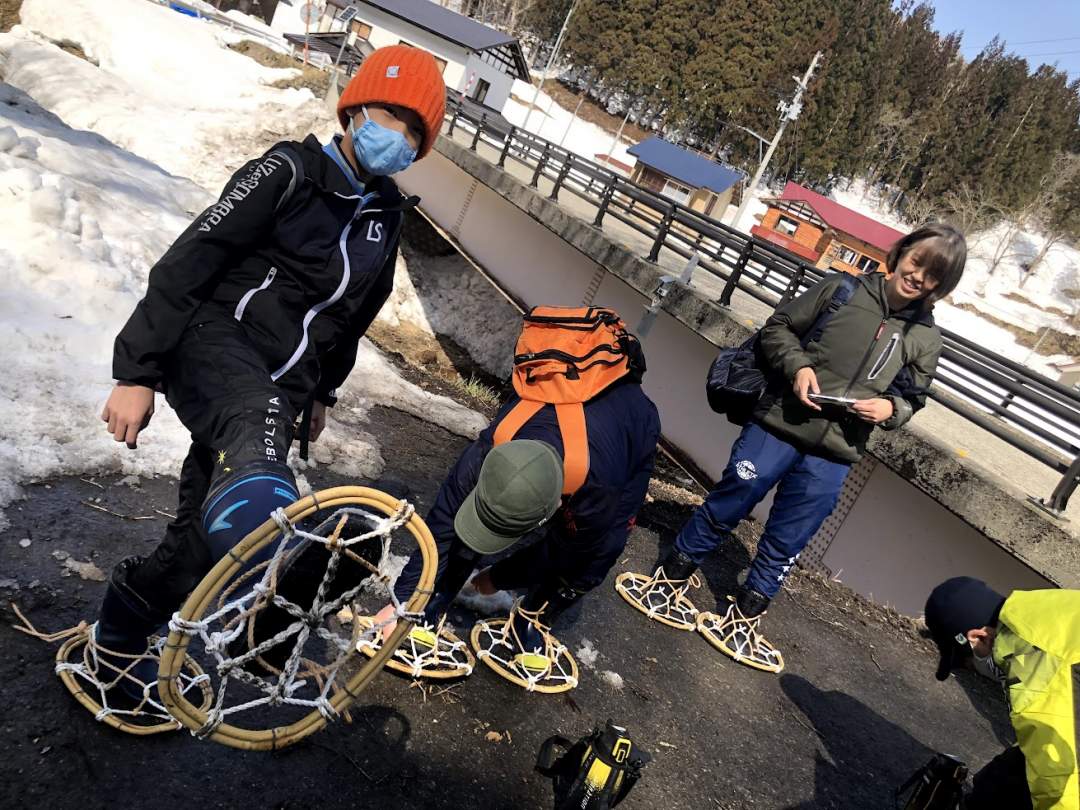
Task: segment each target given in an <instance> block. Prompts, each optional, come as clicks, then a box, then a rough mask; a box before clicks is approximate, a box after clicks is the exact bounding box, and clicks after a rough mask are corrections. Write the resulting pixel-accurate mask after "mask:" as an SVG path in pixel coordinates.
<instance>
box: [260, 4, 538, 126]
mask: <svg viewBox="0 0 1080 810" xmlns="http://www.w3.org/2000/svg"><path fill="white" fill-rule="evenodd" d="M301 7H302V4H301V3H300V2H299V0H293V3H292V5H286V4H285V3H284V2H282V3H279V5H278V7H277V10H276V12H275V14H274V20H273V24H272V25H273V28H275V29H276V30H278V31H281V32H282V33H289V34H296V33H304V28H305V25H304V23H303V22H302V21H301V18H300V9H301ZM316 7H317V8H318V9H320V10H321V15H320V16H319V18H318V20H317V21H316V22H314V23H312V24H311V29H310V30H311V32H312V33H322V32H326V31H341V30H343V28H344V27H345V23H343V22H341V17H342V15H343V14H344V13H345V10H346V9H347V8H350V7H351V8H354V9H355V14H356V16H355V17H354V18H353V19H352V20H351V21H350V22H349V23H348V27H349V31H350V33H351V40H355V39H357V38H359V39H364V40H367V41H368V42H370V43H371V46H372V47H374V48H381V47H383V46H385V45H397V44H399V43H400V44H404V45H412V46H413V47H416V48H423V49H425V50H427V51H430V52H431V54H432V55H433V56H434V57H435V60H436V61H437V62H438V64H439V67H441V68H442V73H443V80H444V81H445V82H446V86H447V87H448V88H449V89H451V90H456V91H459V92H464V93H465V94H466V95H467V96H468V97H469V98H471V99H472V100H473V101H475V102H477V103H478V104H482V105H483V106H485V107H487V108H489V109H491V110H495V111H496V112H501V111H502V108H503V106H504V105H505V104H506V102H507V101H508V100H509V98H510V88H511V87H513V84H514V79H522V80H524V81H529V71H528V66H527V65H526V62H525V55H524V54H523V53H522V51H521V45H520V44H518V41H517V40H516V39H515V38H514V37H511V36H508V35H507V34H504V33H503V32H502V31H499V30H497V29H495V28H491V27H489V26H487V25H483V24H482V23H478V22H477V21H476V20H473V19H470V18H469V17H465V16H463V15H461V14H458V13H456V12H454V11H451V10H450V9H448V8H444V7H442V6H440V5H439V4H438V3H432V2H429V0H326V1H325V4H320V3H316Z"/></svg>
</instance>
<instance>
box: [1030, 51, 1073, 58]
mask: <svg viewBox="0 0 1080 810" xmlns="http://www.w3.org/2000/svg"><path fill="white" fill-rule="evenodd" d="M1073 53H1080V51H1054V52H1053V53H1021V54H1016V55H1017V56H1019V57H1020V58H1021V59H1035V58H1037V57H1043V56H1068V55H1069V54H1073Z"/></svg>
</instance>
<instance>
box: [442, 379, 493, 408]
mask: <svg viewBox="0 0 1080 810" xmlns="http://www.w3.org/2000/svg"><path fill="white" fill-rule="evenodd" d="M450 382H451V384H452V385H453V386H454V388H456V389H458V390H459V391H461V393H463V394H465V395H466V396H467V397H470V398H471V399H474V400H476V401H477V402H481V403H483V404H484V405H487V406H488V407H492V408H494V407H496V406H498V404H499V392H498V391H496V390H495V389H494V388H492V387H491V386H490V385H485V384H484V383H483V382H482V381H480V380H478V379H477V378H476V376H475V375H473V374H470V375H469V378H468V379H465V378H464V377H458V376H455V377H452V378H451V379H450Z"/></svg>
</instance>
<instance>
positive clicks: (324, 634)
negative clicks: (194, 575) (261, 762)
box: [161, 487, 437, 750]
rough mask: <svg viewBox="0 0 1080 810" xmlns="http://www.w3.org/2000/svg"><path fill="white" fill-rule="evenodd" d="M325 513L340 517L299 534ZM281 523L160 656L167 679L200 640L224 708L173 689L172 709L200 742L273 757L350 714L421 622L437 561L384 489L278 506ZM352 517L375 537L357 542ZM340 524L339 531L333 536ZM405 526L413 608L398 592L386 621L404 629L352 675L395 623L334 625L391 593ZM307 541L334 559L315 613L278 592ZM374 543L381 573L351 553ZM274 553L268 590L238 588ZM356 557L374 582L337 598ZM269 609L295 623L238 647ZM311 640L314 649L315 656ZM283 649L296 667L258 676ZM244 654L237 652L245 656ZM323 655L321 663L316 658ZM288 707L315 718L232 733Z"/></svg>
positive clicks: (177, 621) (185, 617) (213, 575)
mask: <svg viewBox="0 0 1080 810" xmlns="http://www.w3.org/2000/svg"><path fill="white" fill-rule="evenodd" d="M354 504H355V506H354ZM321 510H328V511H331V514H330V517H329V518H327V519H326V520H323V521H322V522H321V523H320V524H319V525H318V526H317V527H316V528H314V529H313V530H310V531H306V530H304V529H301V528H300V527H299V526H300V525H301V522H302V521H303V520H304V519H306V518H307V517H309V516H310V515H312V514H314V513H316V512H318V511H321ZM271 517H272V520H269V521H267V522H266V523H265V524H263V526H262V527H260V529H259V530H257V531H255V532H252V534H251V535H249V536H248V537H247V538H246V539H245V540H244V541H243V542H242V543H241V544H239V545H238V546H237V547H236V548H235V549H234V550H233V553H232V554H231V555H230V556H229V557H227V558H224V559H222V560H221V561H220V562H219V563H218V565H217V566H215V568H214V569H212V570H211V572H210V573H209V574H208V575H207V576H206V578H204V579H203V581H202V582H201V583H200V584H199V585H198V586H197V587H196V589H195V591H194V592H193V593H192V595H191V596H190V597H189V598H188V601H187V602H185V605H184V607H183V608H182V609H181V611H180V612H178V613H177V614H175V615H174V616H173V619H172V620H171V621H170V623H169V628H170V631H171V633H170V636H169V639H168V642H167V644H166V645H165V648H164V650H163V652H162V656H161V673H162V676H161V679H163V680H166V681H167V679H169V678H171V677H172V676H173V673H174V671H175V670H176V668H177V666H178V659H179V658H180V657H181V656H183V655H185V654H186V651H187V648H188V646H189V643H190V642H191V641H192V639H193V638H198V639H199V640H200V641H201V646H202V647H203V650H204V651H205V654H206V656H207V658H210V659H212V660H213V662H214V663H213V665H212V667H211V672H212V673H213V675H214V676H215V681H216V682H217V685H216V689H215V691H216V700H215V701H214V705H213V706H212V707H211V708H210V709H209V711H199V710H198V709H196V707H193V706H192V705H190V703H189V702H188V701H185V700H184V699H183V698H182V697H181V696H178V695H176V694H175V693H174V690H173V689H172V688H171V687H170V686H169V684H168V683H166V694H165V695H164V698H165V701H166V704H167V705H168V707H169V710H170V712H171V713H172V714H173V715H174V716H175V717H177V719H179V720H180V721H181V722H182V723H183V724H184V725H185V726H186V727H187V728H188V729H189V730H191V731H192V732H193V733H194V734H195V735H196V736H200V737H206V736H209V737H211V738H213V739H214V740H215V741H217V742H220V743H223V744H225V745H229V746H232V747H236V748H243V749H248V750H273V749H277V748H281V747H284V746H286V745H289V744H292V743H295V742H297V741H298V740H300V739H303V738H304V737H305V736H307V735H308V734H311V733H313V732H314V731H317V730H319V729H320V728H322V727H323V726H324V725H325V723H326V722H327V721H328V720H332V719H334V718H336V717H338V716H340V715H342V714H343V713H344V711H345V710H347V709H348V707H349V705H350V704H351V702H352V701H353V700H355V699H356V698H357V697H358V696H359V693H360V692H361V691H362V690H363V689H364V688H365V687H366V686H367V684H368V683H369V682H370V680H371V679H372V678H373V677H374V676H375V674H376V673H377V672H378V671H379V669H381V667H382V665H383V664H384V663H385V661H386V659H387V658H388V657H389V656H390V654H391V653H392V651H393V648H395V647H396V646H397V645H398V643H399V642H400V641H401V640H402V637H403V636H404V635H405V633H406V632H407V631H408V629H409V626H408V622H415V621H418V620H420V619H422V610H423V608H424V606H425V605H426V603H427V600H428V598H429V597H430V595H431V588H432V586H433V584H434V575H435V566H436V563H437V552H436V550H435V542H434V538H433V537H432V536H431V532H430V530H429V529H428V528H427V526H426V525H425V524H424V522H423V521H422V520H420V518H419V517H418V516H417V515H416V514H415V512H414V510H413V507H412V506H411V505H410V504H408V503H406V502H405V501H400V500H398V499H396V498H392V497H391V496H389V495H386V494H385V493H382V492H378V491H377V490H372V489H368V488H365V487H336V488H333V489H330V490H325V491H323V492H320V493H316V494H312V495H310V496H308V497H306V498H303V499H301V500H300V501H298V502H297V503H295V504H292V505H290V506H289V507H288V509H287V510H280V509H279V510H277V511H276V512H274V513H273V515H272V516H271ZM352 518H355V519H357V521H358V522H359V523H360V524H361V526H364V527H365V528H368V529H369V530H367V531H363V532H362V533H361V534H359V535H356V536H345V535H343V532H344V529H345V527H346V524H347V523H348V522H349V521H350V519H352ZM335 524H336V525H335ZM365 524H366V526H365ZM330 527H333V530H332V531H331V532H327V529H328V528H330ZM402 527H403V528H405V529H407V530H408V533H409V534H410V535H411V536H412V538H413V540H414V541H415V542H416V543H417V545H418V546H419V549H420V552H421V554H422V557H423V561H424V564H423V571H422V573H421V579H420V582H419V583H418V585H417V588H416V589H415V591H414V592H413V594H412V596H411V597H410V599H409V600H408V602H407V603H406V604H402V603H401V602H400V600H398V599H397V597H396V596H395V595H394V594H393V593H390V599H391V602H392V604H393V606H394V612H393V615H392V616H391V617H389V618H388V619H387V620H386V623H385V624H388V623H389V622H391V621H398V625H397V629H396V630H395V631H394V632H393V633H391V634H390V639H389V640H388V643H387V646H386V647H384V648H383V649H381V650H379V651H378V652H377V653H375V655H374V657H373V658H372V659H371V660H369V661H367V662H366V663H364V664H363V665H362V666H360V667H359V669H357V670H355V671H353V670H352V669H349V668H348V667H349V662H350V661H353V660H354V659H355V655H356V648H357V643H358V642H359V641H361V640H362V639H363V638H364V637H374V636H375V634H377V633H379V632H380V630H381V629H382V627H384V626H385V624H384V623H380V624H378V625H375V626H370V625H369V626H368V627H367V628H360V627H359V625H358V623H355V622H353V623H350V624H351V625H352V626H351V627H350V628H349V629H348V631H347V632H344V633H343V632H342V630H343V629H344V628H342V627H341V626H340V623H336V621H335V619H336V616H337V614H338V612H339V611H341V609H342V608H343V607H345V606H347V605H348V606H350V607H351V606H353V604H354V602H355V600H356V599H357V598H358V597H359V594H360V593H361V591H363V590H364V589H365V588H367V587H369V585H370V583H371V581H374V582H377V583H380V584H382V585H383V586H385V585H387V584H388V583H389V582H390V581H391V580H392V574H391V561H390V553H389V552H390V545H391V541H392V534H393V532H394V531H395V530H396V529H398V528H402ZM297 540H299V541H302V542H304V543H317V544H319V545H322V546H324V547H325V549H326V551H327V552H328V561H327V563H326V568H325V571H324V573H323V575H322V579H321V581H320V583H319V585H318V588H317V591H316V593H315V594H314V597H313V599H312V601H311V604H310V606H308V607H305V606H302V605H299V604H294V603H293V602H292V601H290V600H289V599H287V598H286V597H285V596H284V595H283V594H282V593H280V592H279V591H278V590H277V583H278V580H279V579H280V578H281V576H282V575H283V574H284V572H285V570H286V566H287V562H288V560H289V558H290V556H291V554H292V550H293V549H294V548H295V546H296V545H297V542H296V541H297ZM372 540H375V541H377V543H376V544H375V545H376V548H373V549H371V550H372V553H373V554H375V553H377V554H378V558H377V565H376V564H372V562H374V561H372V562H369V561H367V560H365V559H363V557H361V556H360V555H356V556H353V555H354V554H355V552H354V551H353V550H352V549H351V547H353V546H357V545H358V544H362V545H361V547H362V548H367V547H370V546H371V545H372V544H371V542H370V541H372ZM266 546H270V547H272V548H274V554H273V556H272V557H271V559H270V560H268V561H267V562H266V563H263V564H260V566H257V568H259V569H260V570H259V578H258V581H255V582H247V583H245V584H246V587H243V588H233V587H228V586H231V585H234V584H235V583H234V581H233V580H234V577H236V575H237V573H238V571H239V570H240V568H241V566H242V565H243V564H244V562H245V561H246V560H247V559H250V558H251V557H253V556H255V555H256V554H258V553H259V552H260V551H261V550H262V549H263V548H264V547H266ZM346 558H347V559H352V560H354V561H355V562H357V563H359V564H360V565H362V566H365V567H366V568H367V570H368V571H370V572H371V576H369V577H366V578H365V579H364V580H363V581H361V582H360V584H358V585H356V586H355V587H351V588H349V589H348V590H346V591H344V592H343V593H341V594H340V595H336V596H333V597H332V596H331V592H330V585H331V583H332V582H333V581H334V579H335V576H336V574H337V569H338V568H339V566H340V563H341V562H342V560H343V559H346ZM372 577H374V580H372ZM223 591H224V593H223ZM269 606H273V607H274V608H277V609H280V610H283V611H285V612H286V613H288V614H290V616H291V617H292V619H293V621H292V623H291V624H290V625H289V626H288V627H285V628H284V629H283V630H281V631H280V632H278V633H276V634H274V635H273V636H270V637H268V638H266V639H263V640H261V641H260V642H259V643H258V644H257V645H255V646H254V647H250V648H249V645H248V644H240V645H234V642H240V641H241V640H249V639H250V638H251V637H250V636H248V633H247V631H248V624H249V623H250V622H253V621H256V619H257V616H258V615H259V612H260V611H261V610H262V609H263V608H265V607H269ZM245 637H247V638H245ZM309 639H310V641H311V642H312V644H310V645H308V647H307V648H305V643H306V642H308V641H309ZM278 645H281V651H282V652H284V651H285V650H288V651H289V653H288V656H287V660H285V661H284V663H282V664H278V666H277V667H275V668H274V670H273V672H274V673H275V674H274V675H273V676H272V677H265V676H263V675H261V674H258V673H257V671H255V669H254V664H255V662H256V661H257V659H258V658H259V657H262V656H264V654H266V653H268V652H270V651H271V650H272V649H273V648H274V647H276V646H278ZM237 647H239V648H240V652H239V654H237V653H236V652H235V650H236V649H237ZM313 654H314V656H316V657H318V658H319V660H318V661H313V660H310V658H311V657H312V655H313ZM235 682H239V683H240V684H243V686H240V687H238V689H239V690H240V692H241V694H236V692H237V690H233V694H232V695H231V696H230V697H231V700H227V693H228V687H229V685H230V684H232V683H235ZM259 693H262V694H261V695H260V694H259ZM331 693H332V694H331ZM283 705H285V706H295V707H306V708H310V709H311V710H312V711H311V712H309V714H307V715H305V716H304V717H302V718H301V719H299V720H297V721H295V722H293V723H292V724H290V725H287V726H281V725H278V724H277V723H274V727H273V728H261V729H252V728H240V727H237V726H234V725H230V722H229V721H230V719H231V715H233V714H235V713H237V712H242V711H245V710H248V709H252V708H256V707H263V709H262V710H260V717H259V718H258V719H257V722H259V723H268V722H271V721H272V720H273V719H274V718H273V717H272V716H271V714H272V713H271V714H266V712H265V710H269V709H273V708H274V707H278V706H283ZM264 714H266V716H265V717H264V716H263V715H264Z"/></svg>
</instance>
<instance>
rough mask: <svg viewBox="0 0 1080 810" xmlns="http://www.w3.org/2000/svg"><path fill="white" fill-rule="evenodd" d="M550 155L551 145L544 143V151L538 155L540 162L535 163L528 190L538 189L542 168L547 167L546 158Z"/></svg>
mask: <svg viewBox="0 0 1080 810" xmlns="http://www.w3.org/2000/svg"><path fill="white" fill-rule="evenodd" d="M550 154H551V144H550V143H549V142H547V141H544V151H543V153H541V155H540V160H539V161H537V163H536V171H534V172H533V176H532V180H530V181H529V188H538V187H539V185H540V175H542V174H543V173H544V167H545V166H547V162H548V156H549V155H550Z"/></svg>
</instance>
